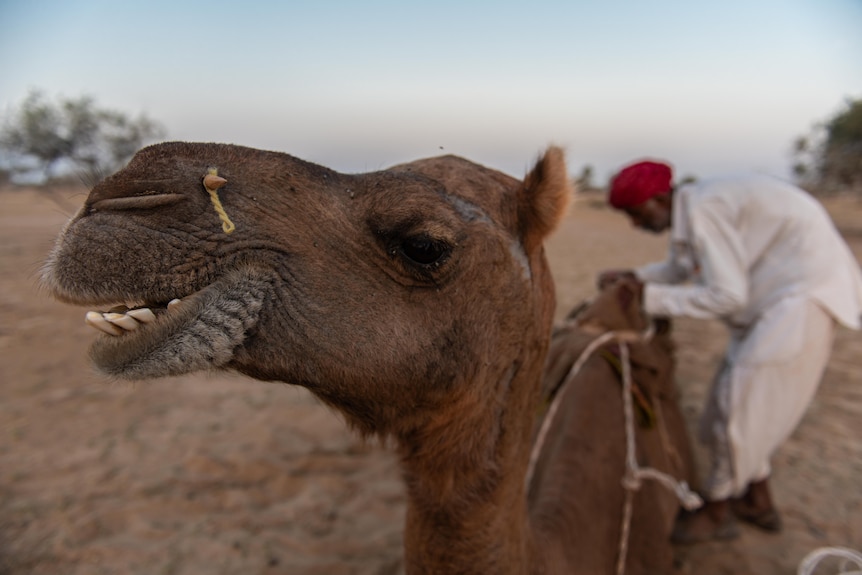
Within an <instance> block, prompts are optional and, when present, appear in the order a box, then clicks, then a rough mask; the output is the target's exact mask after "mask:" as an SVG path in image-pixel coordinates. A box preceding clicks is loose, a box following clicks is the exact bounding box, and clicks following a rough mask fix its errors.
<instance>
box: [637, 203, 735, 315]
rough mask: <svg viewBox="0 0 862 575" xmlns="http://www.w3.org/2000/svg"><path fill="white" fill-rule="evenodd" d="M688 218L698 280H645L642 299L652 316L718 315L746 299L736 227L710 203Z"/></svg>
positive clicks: (728, 312)
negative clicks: (669, 282) (666, 282)
mask: <svg viewBox="0 0 862 575" xmlns="http://www.w3.org/2000/svg"><path fill="white" fill-rule="evenodd" d="M691 218H692V220H691V223H692V226H691V227H692V236H693V238H692V239H693V244H694V250H695V253H696V254H697V258H698V264H699V266H700V270H699V271H700V282H699V283H698V284H696V285H684V286H676V285H661V284H659V283H654V282H652V281H649V280H647V283H646V285H645V286H644V291H643V301H644V309H645V310H646V312H647V313H649V314H651V315H675V316H688V317H694V318H701V319H712V318H720V317H724V316H727V315H729V314H732V313H734V312H735V311H737V310H739V309H740V308H742V307H743V306H745V304H746V302H747V300H748V273H747V269H746V263H745V262H746V258H745V253H744V250H743V246H742V241H741V239H740V238H739V235H738V233H737V231H736V229H735V227H734V226H733V225H732V224H731V222H729V221H728V220H727V219H726V218H725V217H723V212H722V210H719V209H710V207H709V206H704V207H703V209H699V210H697V212H695V213H693V214H692V216H691ZM642 269H643V268H642ZM639 271H640V270H639ZM639 275H640V274H639Z"/></svg>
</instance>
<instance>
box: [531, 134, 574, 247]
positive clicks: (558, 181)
mask: <svg viewBox="0 0 862 575" xmlns="http://www.w3.org/2000/svg"><path fill="white" fill-rule="evenodd" d="M572 194H573V190H572V185H571V182H570V181H569V176H568V173H567V171H566V160H565V158H564V156H563V150H562V149H560V148H558V147H556V146H552V147H550V148H548V151H547V152H545V155H544V156H542V157H541V158H540V159H539V161H538V162H536V166H535V167H534V168H533V170H532V171H531V172H530V173H529V174H527V177H526V178H524V183H523V185H522V186H521V189H520V190H519V191H518V222H519V227H520V231H521V241H522V242H523V244H524V249H525V250H526V251H527V253H530V252H532V251H533V249H535V248H536V246H538V245H539V244H541V243H542V240H544V239H545V238H546V237H547V236H548V234H550V233H551V232H552V231H554V229H555V228H556V227H557V224H559V223H560V220H562V219H563V216H565V214H566V209H567V208H568V206H569V201H570V200H571V197H572Z"/></svg>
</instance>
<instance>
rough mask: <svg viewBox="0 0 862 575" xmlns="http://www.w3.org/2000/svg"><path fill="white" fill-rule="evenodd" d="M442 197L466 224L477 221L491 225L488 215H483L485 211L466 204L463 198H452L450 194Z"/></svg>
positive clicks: (474, 205)
mask: <svg viewBox="0 0 862 575" xmlns="http://www.w3.org/2000/svg"><path fill="white" fill-rule="evenodd" d="M444 197H445V198H446V200H447V201H448V202H449V203H450V204H452V207H454V208H455V211H456V212H457V213H458V215H459V216H461V217H462V218H464V220H466V221H468V222H472V221H476V220H479V221H480V222H482V223H486V224H489V223H491V218H489V217H488V214H486V213H485V210H483V209H482V208H480V207H479V206H477V205H476V204H474V203H472V202H468V201H467V200H465V199H464V198H459V197H458V196H453V195H451V194H444Z"/></svg>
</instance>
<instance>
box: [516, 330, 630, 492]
mask: <svg viewBox="0 0 862 575" xmlns="http://www.w3.org/2000/svg"><path fill="white" fill-rule="evenodd" d="M614 337H615V333H614V332H612V331H609V332H606V333H603V334H602V335H600V336H599V337H597V338H596V339H594V340H593V341H592V342H590V344H589V345H588V346H587V348H586V349H585V350H584V351H582V352H581V355H580V356H579V357H578V359H577V361H575V363H574V365H572V367H571V368H570V369H569V372H568V373H567V374H566V378H565V379H564V380H563V383H562V384H560V388H559V391H558V392H557V393H556V395H555V396H554V399H553V400H552V401H551V405H550V406H549V407H548V412H547V413H546V414H545V419H544V420H542V425H541V427H540V428H539V433H538V435H537V436H536V441H535V442H534V443H533V451H532V452H531V453H530V463H529V465H528V466H527V480H526V482H525V483H524V489H525V490H529V489H530V485H531V484H532V482H533V473H535V471H536V463H537V462H538V460H539V455H540V454H541V453H542V446H543V445H544V443H545V438H546V437H547V435H548V429H550V427H551V422H552V421H553V420H554V415H555V414H556V413H557V410H558V409H559V408H560V402H561V401H562V399H563V395H565V392H566V389H567V388H568V383H569V382H570V381H571V380H572V379H574V377H575V376H576V375H577V374H578V372H579V371H581V368H582V367H583V366H584V364H585V363H586V362H587V360H588V359H589V358H590V356H591V355H592V354H593V352H594V351H595V350H596V349H598V348H599V347H600V346H602V345H604V344H605V343H607V342H609V341H610V340H612V339H613V338H614Z"/></svg>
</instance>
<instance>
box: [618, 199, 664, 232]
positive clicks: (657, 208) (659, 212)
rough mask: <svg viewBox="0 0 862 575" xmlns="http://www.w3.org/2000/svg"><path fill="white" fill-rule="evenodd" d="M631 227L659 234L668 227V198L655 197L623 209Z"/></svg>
mask: <svg viewBox="0 0 862 575" xmlns="http://www.w3.org/2000/svg"><path fill="white" fill-rule="evenodd" d="M624 211H625V212H626V214H628V216H629V219H630V220H631V221H632V225H634V226H635V227H636V228H640V229H642V230H647V231H649V232H653V233H656V234H658V233H661V232H663V231H665V230H666V229H668V228H669V227H670V196H669V195H668V194H662V195H660V196H655V197H652V198H650V199H648V200H647V201H645V202H644V203H642V204H638V205H637V206H632V207H629V208H625V210H624Z"/></svg>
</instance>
